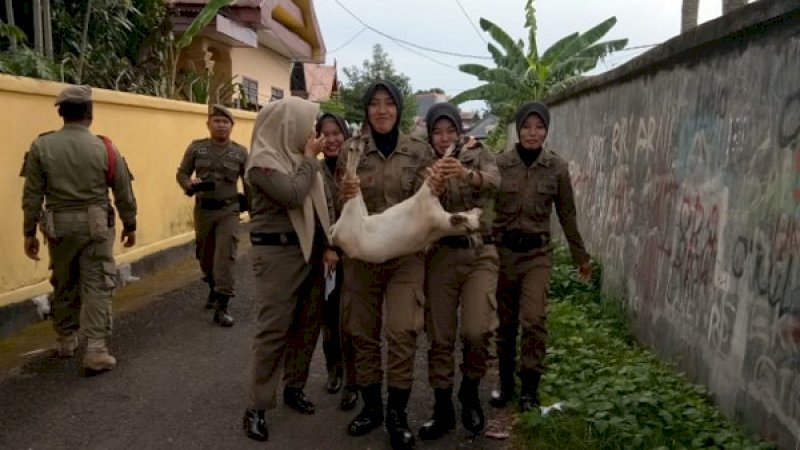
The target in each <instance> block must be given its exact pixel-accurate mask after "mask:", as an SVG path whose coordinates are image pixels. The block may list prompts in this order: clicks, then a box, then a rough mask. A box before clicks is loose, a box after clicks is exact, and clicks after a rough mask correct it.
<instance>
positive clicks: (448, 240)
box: [439, 236, 495, 248]
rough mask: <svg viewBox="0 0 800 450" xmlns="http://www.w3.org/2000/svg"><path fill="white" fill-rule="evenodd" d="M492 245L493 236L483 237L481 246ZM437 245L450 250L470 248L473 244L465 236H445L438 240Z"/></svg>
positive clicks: (493, 241)
mask: <svg viewBox="0 0 800 450" xmlns="http://www.w3.org/2000/svg"><path fill="white" fill-rule="evenodd" d="M494 243H495V240H494V236H484V237H483V245H492V244H494ZM439 245H442V246H445V247H450V248H470V247H472V245H473V244H472V241H471V240H470V239H469V238H468V237H467V236H445V237H443V238H441V239H439Z"/></svg>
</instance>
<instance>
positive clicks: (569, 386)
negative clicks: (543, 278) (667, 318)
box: [517, 249, 772, 450]
mask: <svg viewBox="0 0 800 450" xmlns="http://www.w3.org/2000/svg"><path fill="white" fill-rule="evenodd" d="M599 270H600V267H599V266H595V271H596V275H599V273H598V272H599ZM596 278H597V279H599V276H597V277H596ZM550 291H551V294H550V295H551V297H550V298H551V300H550V302H551V303H550V312H549V315H548V328H549V332H550V342H549V346H548V351H547V367H548V372H547V374H546V376H545V378H544V381H543V385H542V388H541V390H540V394H541V396H542V403H543V404H544V405H549V404H551V403H554V402H565V407H564V410H563V411H561V412H551V413H550V414H548V415H546V416H542V415H540V414H539V413H538V412H534V413H528V414H525V415H523V416H521V419H520V421H519V422H518V424H517V431H518V432H519V434H518V436H517V437H518V440H517V442H518V443H519V444H521V446H522V447H524V448H530V449H556V448H563V449H622V448H636V449H639V448H642V449H644V448H646V449H670V450H671V449H684V448H686V449H688V448H724V449H744V448H747V449H751V448H752V449H767V448H772V446H770V445H769V444H765V443H759V442H755V441H753V440H751V439H749V438H748V437H747V436H745V435H744V434H743V433H742V432H741V431H740V430H738V429H737V428H736V427H735V426H734V425H732V424H731V423H730V422H728V421H727V420H726V419H725V418H724V417H723V416H722V414H721V413H720V412H719V411H718V410H717V408H716V407H715V406H714V405H713V404H712V403H711V402H710V401H709V397H708V393H707V391H706V390H705V389H704V388H702V387H699V386H696V385H693V384H691V383H690V382H689V381H688V380H687V379H685V378H684V377H682V376H680V375H678V374H677V373H676V371H675V369H674V368H673V367H672V366H670V365H669V364H667V363H665V362H663V361H661V360H659V359H658V358H657V357H655V356H653V355H652V354H650V353H649V352H647V351H646V350H644V349H642V348H641V347H640V346H638V345H636V343H635V342H634V340H633V339H632V337H631V334H630V332H629V330H628V327H627V325H626V318H625V313H624V311H623V309H622V306H621V305H622V303H621V302H620V301H618V300H614V299H609V298H605V297H604V296H603V295H602V294H601V293H600V289H599V286H598V285H597V283H594V284H584V283H581V282H579V281H577V279H576V277H575V275H574V272H573V270H572V268H571V267H570V265H569V262H568V260H567V255H566V253H565V251H564V250H563V249H558V250H557V252H556V264H555V267H554V271H553V278H552V282H551V288H550Z"/></svg>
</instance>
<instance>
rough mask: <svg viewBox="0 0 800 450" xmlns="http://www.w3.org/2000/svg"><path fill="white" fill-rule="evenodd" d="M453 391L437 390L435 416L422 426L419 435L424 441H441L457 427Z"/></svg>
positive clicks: (435, 391) (448, 389)
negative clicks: (440, 439)
mask: <svg viewBox="0 0 800 450" xmlns="http://www.w3.org/2000/svg"><path fill="white" fill-rule="evenodd" d="M452 395H453V389H452V388H447V389H435V390H434V396H435V402H434V404H433V416H432V417H431V418H430V419H428V421H427V422H425V423H424V424H422V426H421V427H420V429H419V432H418V433H417V436H419V438H420V439H422V440H423V441H429V440H433V439H439V438H441V437H442V436H444V435H445V434H447V433H448V432H449V431H450V430H452V429H453V428H455V427H456V413H455V410H454V409H453V400H452V399H451V397H452Z"/></svg>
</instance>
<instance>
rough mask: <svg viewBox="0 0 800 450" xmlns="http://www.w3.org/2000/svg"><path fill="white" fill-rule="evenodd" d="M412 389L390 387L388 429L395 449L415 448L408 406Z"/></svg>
mask: <svg viewBox="0 0 800 450" xmlns="http://www.w3.org/2000/svg"><path fill="white" fill-rule="evenodd" d="M410 396H411V389H400V388H392V387H390V388H389V399H388V401H387V402H386V430H387V431H389V443H390V444H391V445H392V449H393V450H410V449H413V448H414V434H413V433H411V429H410V428H409V427H408V417H407V415H406V407H407V406H408V398H409V397H410Z"/></svg>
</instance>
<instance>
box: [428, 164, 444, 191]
mask: <svg viewBox="0 0 800 450" xmlns="http://www.w3.org/2000/svg"><path fill="white" fill-rule="evenodd" d="M437 163H438V161H437ZM426 173H427V175H428V177H427V179H426V180H425V183H427V185H428V188H429V189H430V190H431V193H432V194H433V195H435V196H437V197H439V196H441V195H442V194H444V190H445V184H444V180H445V177H444V175H442V170H441V169H440V168H439V167H438V164H434V165H433V166H432V167H428V168H427V169H426Z"/></svg>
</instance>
